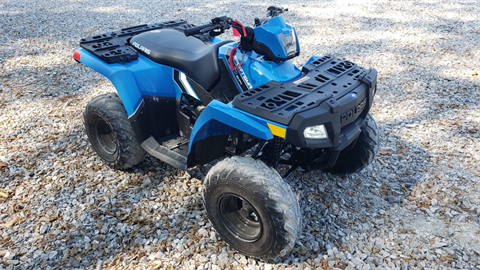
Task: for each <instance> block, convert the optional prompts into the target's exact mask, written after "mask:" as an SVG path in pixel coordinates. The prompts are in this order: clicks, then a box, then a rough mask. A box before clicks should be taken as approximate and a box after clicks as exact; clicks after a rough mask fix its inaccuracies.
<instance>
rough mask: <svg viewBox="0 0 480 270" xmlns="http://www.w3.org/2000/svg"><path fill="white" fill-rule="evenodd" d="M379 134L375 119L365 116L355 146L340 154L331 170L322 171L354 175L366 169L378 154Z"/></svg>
mask: <svg viewBox="0 0 480 270" xmlns="http://www.w3.org/2000/svg"><path fill="white" fill-rule="evenodd" d="M378 140H379V132H378V127H377V123H376V122H375V119H373V117H372V116H371V115H370V114H367V117H366V119H365V123H364V124H363V126H362V128H361V133H360V135H359V136H358V139H357V141H356V142H355V145H354V146H353V147H352V148H350V149H348V150H343V151H341V152H340V155H339V157H338V160H337V162H336V163H335V165H334V166H333V167H331V168H328V169H324V171H325V172H329V173H332V174H340V175H343V174H350V173H356V172H359V171H361V170H363V169H364V168H365V167H367V166H368V165H369V164H370V163H371V162H372V161H373V159H374V158H375V156H376V154H377V152H378V146H379V145H378Z"/></svg>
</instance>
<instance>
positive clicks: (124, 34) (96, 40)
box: [80, 20, 194, 64]
mask: <svg viewBox="0 0 480 270" xmlns="http://www.w3.org/2000/svg"><path fill="white" fill-rule="evenodd" d="M193 26H194V25H193V24H188V23H187V21H184V20H174V21H167V22H161V23H154V24H142V25H137V26H133V27H128V28H123V29H121V30H118V31H114V32H109V33H105V34H101V35H96V36H92V37H88V38H82V39H81V40H80V46H81V47H82V48H84V49H85V50H87V51H89V52H90V53H92V54H93V55H95V56H96V57H98V58H100V59H102V60H103V61H104V62H106V63H108V64H113V63H120V62H129V61H132V60H135V59H137V58H138V53H137V51H136V50H135V49H134V48H133V47H131V46H130V45H129V44H128V41H129V40H130V38H132V37H133V36H135V35H138V34H140V33H143V32H147V31H152V30H158V29H165V28H170V29H176V30H179V31H184V30H185V29H188V28H191V27H193Z"/></svg>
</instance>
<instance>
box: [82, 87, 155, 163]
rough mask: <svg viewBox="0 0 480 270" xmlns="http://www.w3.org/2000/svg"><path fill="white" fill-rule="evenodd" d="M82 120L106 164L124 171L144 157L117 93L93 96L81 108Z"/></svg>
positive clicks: (96, 149)
mask: <svg viewBox="0 0 480 270" xmlns="http://www.w3.org/2000/svg"><path fill="white" fill-rule="evenodd" d="M83 121H84V124H85V130H86V133H87V136H88V140H89V141H90V143H91V145H92V147H93V149H94V150H95V151H96V152H97V154H98V156H100V158H102V159H103V161H105V163H107V164H108V165H109V166H110V167H112V168H114V169H120V170H126V169H129V168H131V167H133V166H135V165H137V164H139V163H140V162H142V160H143V159H144V158H145V155H146V152H145V150H143V149H142V148H141V147H140V145H139V144H138V142H137V137H136V136H135V132H134V131H133V128H132V126H131V125H130V123H129V122H128V115H127V112H126V110H125V107H124V106H123V103H122V100H121V99H120V97H119V96H118V95H117V94H104V95H100V96H97V97H95V98H93V99H92V100H91V101H90V102H89V103H88V104H87V106H86V108H85V112H84V113H83Z"/></svg>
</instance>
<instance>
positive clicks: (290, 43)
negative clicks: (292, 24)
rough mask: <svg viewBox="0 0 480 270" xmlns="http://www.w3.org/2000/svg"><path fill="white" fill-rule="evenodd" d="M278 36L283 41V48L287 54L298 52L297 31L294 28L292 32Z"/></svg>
mask: <svg viewBox="0 0 480 270" xmlns="http://www.w3.org/2000/svg"><path fill="white" fill-rule="evenodd" d="M278 38H279V39H280V42H281V43H282V46H283V49H284V50H285V53H286V54H287V56H290V55H292V54H295V53H296V52H297V38H296V36H295V31H293V30H292V32H291V33H290V34H286V35H285V34H283V33H280V34H278Z"/></svg>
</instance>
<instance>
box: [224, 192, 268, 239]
mask: <svg viewBox="0 0 480 270" xmlns="http://www.w3.org/2000/svg"><path fill="white" fill-rule="evenodd" d="M218 207H219V213H220V218H221V219H222V221H223V224H224V226H225V228H226V229H227V230H228V231H229V232H230V233H231V234H232V235H234V236H235V237H236V238H238V239H240V240H242V241H244V242H255V241H257V240H258V239H259V238H260V237H261V236H262V222H261V220H260V215H259V214H258V212H257V210H256V209H255V208H254V207H253V206H252V205H251V204H250V203H249V202H248V201H247V200H245V199H244V198H242V197H240V196H238V195H235V194H225V195H223V196H222V198H221V199H220V203H219V205H218Z"/></svg>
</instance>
